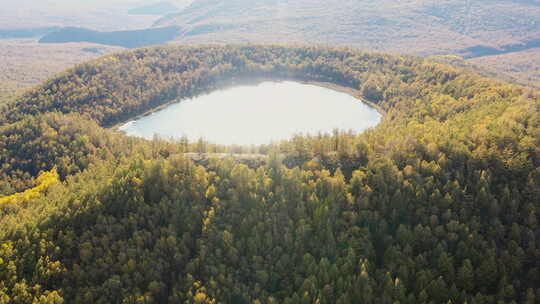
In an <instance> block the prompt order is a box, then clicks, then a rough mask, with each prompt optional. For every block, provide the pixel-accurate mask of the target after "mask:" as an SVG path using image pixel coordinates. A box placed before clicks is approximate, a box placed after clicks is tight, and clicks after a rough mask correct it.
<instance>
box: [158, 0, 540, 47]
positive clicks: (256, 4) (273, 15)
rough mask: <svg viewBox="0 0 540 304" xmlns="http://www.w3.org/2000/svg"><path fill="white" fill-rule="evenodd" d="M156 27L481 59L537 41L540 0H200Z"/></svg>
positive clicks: (224, 38)
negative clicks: (493, 51)
mask: <svg viewBox="0 0 540 304" xmlns="http://www.w3.org/2000/svg"><path fill="white" fill-rule="evenodd" d="M494 16H496V18H494ZM154 25H155V26H170V25H178V26H180V27H182V28H184V29H185V30H184V33H183V36H182V37H179V38H178V39H177V40H178V41H181V42H200V41H216V42H232V41H234V42H260V41H283V42H311V43H313V42H316V43H328V44H332V45H334V44H340V45H353V46H358V47H361V48H364V49H365V48H367V49H373V50H382V51H390V52H401V53H402V52H410V53H415V54H422V55H426V54H447V53H452V54H462V55H466V56H473V57H476V56H479V55H483V53H484V52H485V51H486V50H490V49H504V48H505V47H506V48H507V47H508V46H516V45H523V48H527V45H528V44H531V43H532V44H538V43H539V42H538V41H539V40H540V2H539V1H504V0H481V1H469V0H448V1H434V0H421V1H397V0H382V1H367V0H360V1H358V0H345V1H340V2H339V5H328V2H327V1H323V0H299V1H285V0H255V1H248V0H232V1H224V0H197V1H195V2H194V3H192V4H191V6H189V7H188V8H186V9H185V10H183V11H182V12H180V13H178V14H174V15H169V16H165V17H163V18H161V19H160V20H158V21H157V22H156V23H155V24H154Z"/></svg>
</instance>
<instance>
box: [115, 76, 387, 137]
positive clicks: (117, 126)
mask: <svg viewBox="0 0 540 304" xmlns="http://www.w3.org/2000/svg"><path fill="white" fill-rule="evenodd" d="M233 81H234V79H233ZM284 81H293V82H297V83H301V84H305V85H314V86H318V87H322V88H327V89H330V90H334V91H337V92H341V93H346V94H349V95H351V96H352V97H354V98H356V99H358V100H359V101H360V102H362V103H364V104H365V105H367V106H369V107H371V108H373V109H375V110H376V111H377V112H378V113H379V114H380V115H381V116H382V117H383V118H384V116H386V111H384V110H383V109H382V108H381V107H380V106H378V105H377V104H375V103H373V102H371V101H369V100H367V99H366V98H364V97H363V96H362V94H360V92H359V90H356V89H353V88H350V87H345V86H341V85H337V84H334V83H331V82H323V81H312V80H299V79H294V78H290V79H286V78H257V79H255V80H251V81H246V82H239V83H231V84H228V85H224V86H219V85H218V86H217V87H216V88H214V89H213V90H210V91H209V92H206V93H203V94H199V95H195V96H192V97H186V98H175V99H173V100H171V101H169V102H166V103H164V104H161V105H159V106H157V107H155V108H152V109H150V110H148V111H145V112H144V113H141V114H139V115H135V116H133V117H131V118H130V119H129V120H126V121H122V122H119V123H117V124H114V125H112V126H110V127H108V128H107V129H110V130H113V131H118V132H122V133H124V132H123V131H122V130H120V128H121V127H122V126H124V125H126V124H127V123H129V122H132V121H136V120H139V119H141V118H143V117H146V116H149V115H152V114H153V113H156V112H158V111H161V110H163V109H165V108H167V107H168V106H171V105H173V104H177V103H180V102H182V101H184V100H188V99H192V98H195V97H197V96H200V95H205V94H210V93H212V92H215V91H219V90H226V89H229V88H233V87H238V86H243V85H257V84H260V83H262V82H284ZM124 134H125V133H124Z"/></svg>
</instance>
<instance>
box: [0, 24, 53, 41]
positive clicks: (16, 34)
mask: <svg viewBox="0 0 540 304" xmlns="http://www.w3.org/2000/svg"><path fill="white" fill-rule="evenodd" d="M59 29H60V28H59V27H55V26H50V27H36V28H15V29H0V39H7V38H31V37H38V36H43V35H45V34H49V33H52V32H55V31H58V30H59Z"/></svg>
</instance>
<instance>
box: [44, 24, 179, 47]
mask: <svg viewBox="0 0 540 304" xmlns="http://www.w3.org/2000/svg"><path fill="white" fill-rule="evenodd" d="M178 33H179V28H178V27H176V26H170V27H162V28H152V29H145V30H134V31H115V32H97V31H93V30H89V29H83V28H74V27H69V28H64V29H62V30H60V31H58V32H54V33H50V34H48V35H45V36H44V37H43V38H41V39H40V40H39V42H40V43H65V42H92V43H99V44H105V45H114V46H122V47H126V48H137V47H142V46H148V45H156V44H163V43H165V42H167V41H169V40H172V39H173V38H175V37H176V36H177V35H178Z"/></svg>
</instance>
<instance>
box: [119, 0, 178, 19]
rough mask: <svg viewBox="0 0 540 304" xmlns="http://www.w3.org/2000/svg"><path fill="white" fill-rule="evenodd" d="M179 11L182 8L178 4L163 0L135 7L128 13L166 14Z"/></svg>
mask: <svg viewBox="0 0 540 304" xmlns="http://www.w3.org/2000/svg"><path fill="white" fill-rule="evenodd" d="M179 11H180V8H178V7H177V6H176V5H174V4H172V3H170V2H167V1H162V2H158V3H153V4H148V5H144V6H140V7H136V8H134V9H131V10H129V11H128V14H130V15H156V16H164V15H168V14H173V13H177V12H179Z"/></svg>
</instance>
